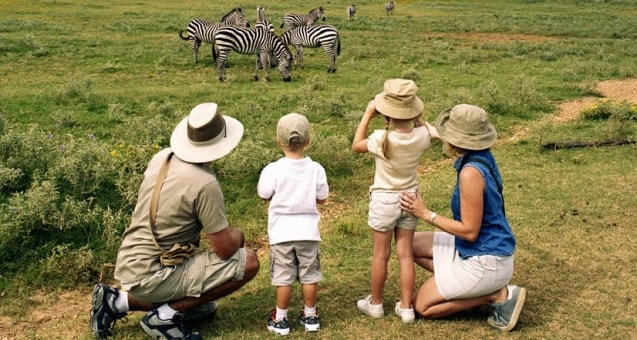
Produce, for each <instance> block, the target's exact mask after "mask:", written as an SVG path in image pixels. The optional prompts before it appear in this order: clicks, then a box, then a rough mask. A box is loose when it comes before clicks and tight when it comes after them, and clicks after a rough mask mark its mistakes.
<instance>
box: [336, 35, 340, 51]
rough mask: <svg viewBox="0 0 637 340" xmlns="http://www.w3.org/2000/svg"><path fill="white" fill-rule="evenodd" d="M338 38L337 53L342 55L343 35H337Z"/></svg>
mask: <svg viewBox="0 0 637 340" xmlns="http://www.w3.org/2000/svg"><path fill="white" fill-rule="evenodd" d="M336 40H338V42H337V44H338V45H336V55H341V37H340V36H338V35H337V36H336Z"/></svg>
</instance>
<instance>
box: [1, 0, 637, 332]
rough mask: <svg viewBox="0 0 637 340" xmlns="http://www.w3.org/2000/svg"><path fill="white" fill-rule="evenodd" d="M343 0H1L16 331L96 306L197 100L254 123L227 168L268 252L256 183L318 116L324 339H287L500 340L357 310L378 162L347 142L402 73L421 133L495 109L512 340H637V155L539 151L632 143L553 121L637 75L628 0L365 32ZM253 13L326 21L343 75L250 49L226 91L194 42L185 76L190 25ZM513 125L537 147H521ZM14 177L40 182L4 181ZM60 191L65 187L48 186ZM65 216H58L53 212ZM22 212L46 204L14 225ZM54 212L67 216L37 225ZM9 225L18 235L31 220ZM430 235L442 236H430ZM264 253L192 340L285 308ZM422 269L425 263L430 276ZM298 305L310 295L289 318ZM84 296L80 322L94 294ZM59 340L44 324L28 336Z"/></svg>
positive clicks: (432, 157) (421, 14)
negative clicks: (267, 63)
mask: <svg viewBox="0 0 637 340" xmlns="http://www.w3.org/2000/svg"><path fill="white" fill-rule="evenodd" d="M349 4H350V3H349V2H345V1H331V2H328V3H322V2H319V1H309V2H303V3H297V2H282V1H270V0H268V1H261V2H259V3H256V2H241V3H233V2H229V1H225V0H222V1H216V2H202V1H189V0H187V1H181V2H176V1H163V0H162V1H152V2H151V1H138V2H126V1H121V0H114V1H109V2H107V3H96V2H94V1H85V0H76V1H73V2H64V1H45V0H36V1H30V2H21V1H14V0H7V1H4V2H3V3H2V10H1V11H0V89H2V91H0V118H1V119H0V123H2V124H0V137H2V138H0V151H1V152H0V159H1V160H2V162H1V163H0V180H3V181H5V182H0V208H1V209H0V262H1V264H0V301H1V302H0V311H1V312H0V314H2V315H3V316H5V315H6V318H8V319H10V320H12V321H11V322H13V321H15V320H23V319H27V320H32V319H33V318H34V317H33V316H31V315H32V313H33V312H34V311H35V310H36V309H37V308H38V306H39V304H38V303H37V301H35V302H34V300H33V299H31V296H32V295H33V294H34V292H36V291H38V290H40V289H42V288H44V287H46V288H47V289H48V290H53V291H56V292H59V291H63V290H80V291H87V287H90V285H91V284H93V283H95V282H96V281H97V279H98V270H99V268H100V267H101V265H102V264H103V263H107V262H113V261H114V259H115V252H116V250H117V242H118V240H119V237H120V235H121V231H122V230H123V228H125V227H126V224H127V223H128V220H129V216H130V213H131V210H132V208H133V205H134V203H135V199H136V189H137V186H138V183H139V182H138V181H139V178H140V177H139V176H140V175H141V172H142V171H143V169H144V166H145V164H146V163H147V162H148V160H149V157H150V155H152V153H154V152H155V150H156V148H159V147H163V146H166V145H167V143H168V136H169V134H170V131H171V130H172V127H173V126H174V124H176V122H177V121H178V119H179V118H181V117H183V116H185V115H186V114H187V113H188V112H189V111H190V109H191V108H192V107H194V106H195V105H196V104H198V103H201V102H207V101H215V102H217V103H219V105H220V107H221V108H222V109H223V111H224V113H225V114H229V115H231V116H234V117H236V118H238V119H239V120H240V121H242V122H243V124H244V125H245V127H246V134H245V137H244V140H243V141H242V143H241V145H240V146H239V147H238V148H237V150H236V151H234V152H233V153H232V154H230V155H229V156H228V157H226V158H225V159H224V160H222V161H220V162H218V163H217V164H215V167H216V168H217V172H218V174H219V177H220V181H221V183H222V185H223V189H224V194H225V198H226V202H227V209H228V214H229V217H230V219H231V223H232V224H233V225H236V226H239V227H242V228H243V229H244V230H245V232H246V235H247V238H248V244H249V246H250V247H252V248H259V249H262V245H263V242H264V239H265V237H266V228H265V224H266V219H267V209H266V206H264V205H263V204H261V203H260V200H259V199H258V197H257V195H256V191H255V188H256V181H257V179H258V175H259V172H260V169H261V168H262V167H263V166H264V165H265V164H267V162H269V161H271V160H273V159H276V158H277V157H278V156H279V155H280V153H279V151H278V150H277V149H276V146H275V145H274V143H273V141H274V131H275V125H276V121H277V120H278V118H279V117H280V116H282V115H284V114H286V113H289V112H299V113H302V114H305V115H307V116H308V118H309V119H310V121H311V123H312V128H313V133H314V135H313V136H314V139H313V142H312V146H311V148H310V149H309V150H308V155H309V156H310V157H312V158H313V159H314V160H317V161H319V162H320V163H322V164H323V165H324V166H325V168H326V170H327V173H328V179H329V182H330V189H331V196H330V200H329V202H328V204H327V205H326V206H324V207H322V208H321V209H322V212H323V224H322V228H323V229H322V236H323V239H324V241H323V243H322V263H323V270H324V276H325V280H324V281H323V282H322V283H321V285H320V291H319V307H320V308H321V316H322V323H323V326H322V330H321V332H320V333H319V334H316V335H306V334H303V333H302V332H300V331H298V328H296V329H294V330H293V332H292V335H291V338H300V337H320V338H334V339H341V338H352V337H354V336H356V337H358V338H362V339H376V338H379V339H389V338H412V337H414V338H415V337H422V338H442V337H454V338H492V337H501V336H503V335H501V334H499V333H497V332H494V331H492V330H491V329H490V328H489V327H488V325H487V324H486V322H485V319H486V317H487V316H488V312H487V310H486V309H484V310H478V311H476V312H474V313H463V314H461V315H458V316H454V317H451V318H448V319H445V320H438V321H422V322H418V323H417V324H415V325H403V324H402V323H400V322H399V319H397V318H396V317H393V316H388V317H386V318H384V319H382V320H371V319H368V318H365V317H363V316H362V315H360V313H359V312H358V311H357V310H356V308H355V306H354V304H355V302H356V300H357V299H359V298H361V297H363V296H364V295H366V294H367V293H368V291H369V265H370V257H371V239H370V235H369V230H368V228H367V227H366V225H365V224H366V219H367V203H368V201H367V196H366V191H367V188H368V186H369V185H370V184H371V181H372V180H373V161H372V159H371V158H370V157H367V156H364V155H356V154H354V153H352V152H351V151H350V144H351V139H352V137H353V133H354V130H355V128H356V126H357V124H358V122H359V120H360V117H361V115H362V112H363V110H364V109H365V107H366V104H367V102H368V101H369V100H371V99H372V98H373V96H374V95H375V94H376V93H377V92H379V91H380V90H381V89H382V84H383V81H384V80H385V79H387V78H393V77H406V78H411V79H414V80H415V81H416V82H417V83H418V85H419V86H420V90H419V95H420V97H421V98H422V99H423V100H424V102H425V117H426V119H427V120H429V121H433V120H434V119H435V117H436V116H437V113H438V112H440V111H441V110H443V109H445V108H447V107H449V106H451V105H454V104H457V103H460V102H470V103H474V104H477V105H480V106H482V107H484V108H486V109H487V110H488V111H489V112H490V114H491V119H492V120H493V122H494V124H495V125H496V127H497V129H498V132H499V136H500V142H499V143H498V144H497V146H496V148H495V149H494V153H495V155H496V157H497V159H498V161H499V163H500V168H501V171H502V173H503V178H504V183H505V191H504V194H505V197H506V199H507V213H508V215H509V218H510V220H511V224H512V225H513V227H514V230H515V233H516V236H517V240H518V250H517V253H516V269H515V274H514V280H513V281H514V283H516V284H520V285H523V286H525V287H526V288H528V289H529V297H528V301H527V305H526V308H525V310H524V312H523V314H522V317H521V321H520V324H519V327H518V329H517V330H516V331H515V332H514V333H513V334H511V336H513V337H515V338H575V337H577V338H579V337H604V338H630V337H631V336H632V333H633V332H634V329H635V326H636V323H635V320H636V319H637V314H636V313H635V310H636V309H635V302H634V298H633V295H634V293H633V290H634V288H633V287H635V286H636V285H637V282H636V278H637V266H635V264H634V263H633V262H634V261H633V259H634V258H635V257H636V256H635V255H636V254H635V249H637V244H636V243H637V241H636V240H637V233H636V230H635V227H636V226H635V221H637V208H635V207H636V206H637V196H636V195H634V194H633V193H634V192H635V190H636V189H637V188H636V187H635V186H636V185H637V182H636V180H635V178H637V170H635V166H634V165H635V164H637V153H636V149H635V145H634V144H632V145H626V146H621V147H603V148H582V149H572V150H557V151H546V150H542V148H541V144H542V143H544V142H549V141H564V140H601V139H605V138H610V137H622V138H629V139H635V136H636V135H637V131H636V130H635V126H634V124H632V125H631V124H628V125H627V127H624V128H623V130H622V131H621V133H620V132H619V131H618V125H617V123H615V122H612V121H607V120H591V121H589V120H581V119H580V120H575V121H572V122H568V123H556V122H554V121H553V120H552V119H551V117H552V116H553V115H554V114H556V109H557V103H559V102H560V101H563V100H569V99H573V98H578V97H582V96H591V95H593V96H598V95H599V94H598V93H596V92H595V90H594V87H593V86H592V85H593V84H594V83H595V82H598V81H602V80H607V79H621V78H630V77H635V75H637V64H636V63H635V58H636V57H637V55H636V54H637V42H636V41H637V40H636V39H637V21H635V20H634V18H635V16H637V8H636V7H635V6H634V2H633V1H627V0H626V1H621V0H616V1H612V0H607V1H567V0H563V1H541V0H535V1H533V0H526V1H521V0H520V1H505V0H495V1H488V2H487V1H400V2H397V4H396V6H397V7H396V10H395V15H394V16H393V17H386V16H385V12H384V9H383V7H382V2H372V1H363V2H360V3H357V18H356V20H354V21H349V20H347V17H346V14H345V8H346V7H347V5H349ZM257 5H264V6H266V7H267V10H266V15H267V17H268V19H269V20H270V21H271V22H272V23H273V24H274V25H275V27H276V30H277V32H278V33H280V32H281V29H279V28H278V25H279V24H280V18H281V17H282V15H283V14H285V13H287V12H296V13H305V12H307V11H309V10H310V9H312V8H315V7H318V6H323V7H324V8H325V10H326V15H327V20H326V21H325V24H330V25H334V26H335V27H337V28H338V29H339V31H340V33H341V37H342V53H341V55H340V56H339V58H338V70H337V72H336V73H335V74H327V72H326V70H327V64H328V63H327V57H326V55H325V53H324V52H323V51H322V50H319V49H306V50H305V69H300V68H295V69H294V70H293V72H292V82H291V83H284V82H282V81H281V78H280V76H279V74H278V72H276V71H275V70H274V71H271V74H270V78H271V79H272V81H271V82H265V81H263V80H261V81H258V82H253V81H252V80H251V79H252V73H253V72H254V62H255V58H254V56H244V55H239V54H236V53H232V54H231V55H230V58H229V64H230V66H229V67H228V68H227V75H228V79H227V81H226V82H225V83H220V82H219V81H218V80H217V72H216V71H215V68H214V66H213V64H212V60H211V54H210V45H209V44H203V45H202V47H201V48H200V50H199V63H197V64H193V63H192V55H191V49H190V45H189V44H188V43H187V42H185V41H183V40H181V39H180V38H179V37H178V32H179V30H185V29H186V26H187V24H188V22H189V21H190V20H191V19H193V18H205V19H209V20H212V21H219V19H220V18H221V17H222V16H223V15H224V14H225V13H227V12H228V11H229V10H230V9H232V8H234V7H236V6H241V7H243V8H244V10H245V12H246V15H247V17H248V19H249V20H250V21H251V24H252V25H254V22H255V17H256V6H257ZM261 79H263V76H262V75H261ZM375 123H377V124H379V122H375ZM378 127H380V125H378ZM520 128H524V129H526V131H527V133H526V134H525V135H523V136H522V137H521V138H517V139H515V140H514V141H509V139H510V137H512V136H513V135H514V134H515V133H516V132H518V131H519V129H520ZM49 134H50V135H49ZM47 136H54V137H51V138H48V137H47ZM9 137H10V138H11V139H8V138H9ZM93 137H94V138H93ZM7 139H8V140H7ZM62 147H64V150H65V151H62V150H61V148H62ZM113 154H117V155H118V156H117V157H115V156H112V155H113ZM78 164H80V165H78ZM422 166H423V168H424V169H426V170H427V171H426V172H424V173H423V175H422V176H421V179H420V181H421V182H420V183H421V190H422V192H423V193H424V196H425V198H426V200H427V202H428V204H429V205H430V207H431V208H432V209H433V210H435V211H438V212H439V213H441V214H444V215H447V216H449V196H450V193H451V190H452V185H453V183H454V180H455V174H454V173H453V169H452V168H451V160H449V159H447V158H445V157H444V156H443V155H442V153H441V151H440V145H439V143H435V144H434V146H433V147H432V148H431V149H430V150H428V151H427V152H426V153H425V155H424V157H423V159H422ZM15 168H20V169H22V171H23V172H24V173H28V174H29V176H26V177H24V178H22V180H15V179H13V180H11V181H10V180H9V179H11V178H13V177H12V176H14V175H15V174H14V173H13V172H12V171H14V169H15ZM74 169H76V170H74ZM46 180H49V181H50V182H52V183H56V184H57V185H58V187H55V189H56V190H57V191H55V192H54V191H53V190H52V189H51V188H50V187H47V186H46V185H43V184H42V183H43V182H45V181H46ZM54 180H55V181H54ZM36 184H38V185H36ZM31 185H32V186H33V187H32V188H30V186H31ZM91 185H97V188H95V189H94V190H93V189H91ZM54 194H57V195H58V196H54ZM65 200H66V203H63V202H65ZM50 201H58V203H55V204H57V205H55V204H54V205H52V206H51V207H52V208H51V207H49V204H50V203H49V202H50ZM14 202H25V204H30V206H32V207H33V208H32V209H27V210H30V211H19V212H17V213H16V212H13V210H11V204H13V203H14ZM64 204H66V205H64ZM38 209H41V212H40V210H38ZM47 209H48V210H47ZM61 211H62V212H63V213H61V214H59V213H60V212H61ZM29 213H31V214H29ZM47 219H50V220H53V221H56V222H53V223H50V224H47V223H44V222H42V221H46V220H47ZM14 220H19V221H25V222H24V223H23V224H22V225H18V226H17V227H16V226H15V225H14V223H13V221H14ZM76 225H77V226H78V227H73V226H76ZM11 228H14V229H11ZM419 229H420V230H431V228H430V227H429V226H428V225H425V224H424V223H423V224H421V225H420V226H419ZM12 240H18V241H19V242H18V241H16V242H12ZM261 260H262V261H261V263H262V269H261V271H260V273H259V275H258V276H257V278H256V279H255V280H254V281H253V282H251V283H249V284H248V285H247V286H246V287H245V289H244V290H242V291H240V292H238V293H236V294H234V295H232V296H230V297H228V298H226V299H223V300H222V301H221V309H220V313H219V315H218V319H217V320H215V321H214V322H212V323H208V324H203V325H201V327H199V328H198V330H199V331H200V332H201V333H202V334H204V335H205V336H206V338H262V337H264V336H266V333H265V327H264V321H265V314H266V313H267V312H268V311H269V310H270V309H271V308H272V307H273V304H274V296H275V295H274V289H273V287H271V286H270V284H269V277H268V271H267V263H268V260H267V253H264V254H263V255H262V257H261ZM396 266H397V263H396V261H392V262H391V264H390V277H389V278H388V281H387V287H386V290H385V298H384V299H385V300H384V302H385V309H386V312H387V314H390V315H391V314H392V313H391V307H392V306H393V303H394V301H395V300H396V299H397V298H398V295H399V294H398V286H397V281H398V277H397V268H396ZM428 276H429V274H427V273H425V272H424V271H422V270H419V271H418V272H417V282H418V283H420V282H422V281H424V280H425V279H426V278H427V277H428ZM300 301H301V299H300V296H299V295H298V292H297V293H296V295H295V296H294V298H293V301H292V311H291V312H292V313H293V314H295V313H297V309H298V308H300V307H301V306H300V303H301V302H300ZM84 303H85V304H84V306H83V307H82V308H84V309H86V306H88V303H89V301H88V298H87V300H86V301H84ZM139 318H141V315H140V314H139V313H137V314H133V315H132V316H131V319H132V320H131V322H129V323H128V324H125V325H121V324H118V325H117V327H116V330H117V337H118V338H125V339H136V338H139V337H140V336H141V334H142V333H141V330H140V329H139V327H138V325H137V321H138V320H139ZM61 322H62V323H63V324H64V326H65V328H67V329H71V330H73V329H75V332H73V331H67V332H66V333H62V337H63V338H64V337H76V336H78V334H79V337H82V338H87V337H88V336H89V332H88V329H87V327H86V320H85V319H82V320H75V319H72V320H70V319H62V320H61ZM4 323H5V318H4V317H3V318H0V334H1V333H2V330H3V329H8V328H3V327H4ZM11 327H12V326H11ZM77 328H79V329H80V330H79V331H77V330H76V329H77ZM46 332H47V330H46V329H37V328H30V329H28V330H27V331H25V332H24V334H23V336H24V338H39V337H44V336H45V335H44V334H46ZM71 334H73V336H71ZM65 335H67V336H65Z"/></svg>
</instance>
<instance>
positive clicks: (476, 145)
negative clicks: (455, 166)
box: [436, 104, 498, 150]
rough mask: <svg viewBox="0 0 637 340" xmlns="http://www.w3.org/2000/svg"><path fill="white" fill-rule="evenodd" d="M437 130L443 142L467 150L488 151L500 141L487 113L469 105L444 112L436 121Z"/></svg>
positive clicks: (461, 105) (462, 105) (457, 106)
mask: <svg viewBox="0 0 637 340" xmlns="http://www.w3.org/2000/svg"><path fill="white" fill-rule="evenodd" d="M436 129H437V130H438V134H439V135H440V137H441V138H442V139H443V140H445V141H447V142H448V143H449V144H451V145H453V146H456V147H459V148H462V149H466V150H484V149H488V148H490V147H491V146H493V144H495V141H496V139H498V133H497V132H496V130H495V127H494V126H493V124H491V122H490V121H489V118H488V117H487V112H486V111H484V110H483V109H481V108H479V107H477V106H475V105H469V104H459V105H456V106H454V107H452V108H451V109H447V110H445V111H442V112H441V113H440V115H439V116H438V119H437V120H436Z"/></svg>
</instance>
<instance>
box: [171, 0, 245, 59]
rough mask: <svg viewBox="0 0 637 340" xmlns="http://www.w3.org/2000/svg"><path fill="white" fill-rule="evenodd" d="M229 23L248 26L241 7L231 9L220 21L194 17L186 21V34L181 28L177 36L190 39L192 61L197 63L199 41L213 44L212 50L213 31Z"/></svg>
mask: <svg viewBox="0 0 637 340" xmlns="http://www.w3.org/2000/svg"><path fill="white" fill-rule="evenodd" d="M230 25H233V26H241V27H250V23H249V22H248V19H246V17H245V15H243V9H241V8H240V7H237V8H234V9H232V10H231V11H230V12H228V13H227V14H226V15H224V16H223V17H222V18H221V22H220V23H214V22H211V21H208V20H204V19H194V20H192V21H190V23H188V28H187V29H186V30H187V32H188V35H187V36H184V35H183V32H184V31H183V30H182V31H179V37H180V38H181V39H183V40H190V42H191V44H192V57H193V61H194V62H195V63H197V53H198V52H199V47H200V46H201V43H202V42H205V43H208V44H213V46H212V49H213V50H214V39H215V33H216V32H217V30H218V29H219V28H220V27H224V26H230Z"/></svg>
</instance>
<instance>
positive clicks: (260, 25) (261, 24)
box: [254, 6, 277, 70]
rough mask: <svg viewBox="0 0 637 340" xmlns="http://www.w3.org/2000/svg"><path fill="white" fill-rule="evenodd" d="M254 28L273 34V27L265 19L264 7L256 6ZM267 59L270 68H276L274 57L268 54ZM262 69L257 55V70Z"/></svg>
mask: <svg viewBox="0 0 637 340" xmlns="http://www.w3.org/2000/svg"><path fill="white" fill-rule="evenodd" d="M254 28H256V29H263V30H268V31H270V32H272V33H274V25H272V23H271V22H269V21H268V19H266V17H265V7H263V6H257V23H256V24H255V25H254ZM268 58H269V59H270V67H276V65H277V61H276V58H275V57H274V55H272V54H270V55H269V56H268ZM262 68H263V66H261V58H260V57H259V56H258V55H257V69H259V70H261V69H262Z"/></svg>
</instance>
